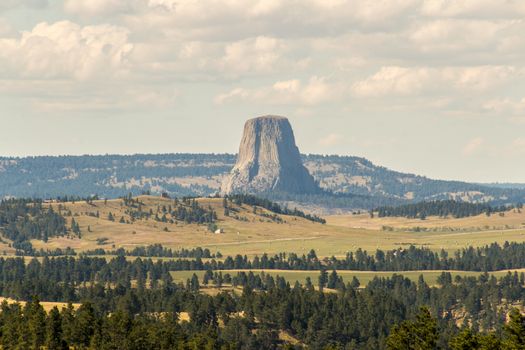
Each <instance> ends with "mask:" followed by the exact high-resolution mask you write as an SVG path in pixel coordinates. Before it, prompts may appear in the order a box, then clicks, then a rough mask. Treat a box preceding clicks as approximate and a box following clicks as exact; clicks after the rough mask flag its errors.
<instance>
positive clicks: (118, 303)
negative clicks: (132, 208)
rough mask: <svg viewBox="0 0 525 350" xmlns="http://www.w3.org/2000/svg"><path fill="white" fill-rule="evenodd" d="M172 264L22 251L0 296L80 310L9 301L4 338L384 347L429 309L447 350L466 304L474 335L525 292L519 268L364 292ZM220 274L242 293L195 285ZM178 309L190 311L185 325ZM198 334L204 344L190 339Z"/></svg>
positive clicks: (498, 323)
mask: <svg viewBox="0 0 525 350" xmlns="http://www.w3.org/2000/svg"><path fill="white" fill-rule="evenodd" d="M170 264H171V262H169V261H166V262H163V261H158V262H153V261H152V260H150V259H146V260H142V259H135V260H134V261H128V260H126V259H125V258H124V257H117V258H114V259H111V260H109V261H108V260H107V259H102V258H94V257H77V258H65V257H62V258H43V259H42V260H41V261H39V260H36V259H34V260H32V261H30V262H29V263H27V264H26V263H25V262H24V260H23V259H21V258H12V259H2V258H0V295H2V296H5V297H11V298H15V299H18V300H31V299H32V297H33V296H38V297H39V298H41V300H46V301H62V302H82V304H83V306H82V307H81V308H80V309H79V310H78V311H74V310H72V308H66V309H64V310H62V311H59V310H53V311H51V312H50V313H49V314H47V315H46V314H45V313H43V312H42V310H41V308H40V306H39V304H38V302H36V301H34V302H31V303H29V304H28V306H26V307H25V308H22V307H20V306H17V305H14V306H8V305H7V304H5V303H4V304H3V305H2V312H1V313H0V330H1V331H0V344H2V345H3V347H4V348H13V344H15V343H16V342H20V344H29V345H28V347H26V348H31V347H33V346H34V345H35V344H36V345H38V346H40V345H44V346H47V347H48V348H50V349H63V348H65V346H68V345H69V346H75V347H77V348H88V347H89V348H96V349H116V348H119V349H171V348H174V347H175V346H174V344H177V346H181V348H189V349H196V348H198V349H201V348H208V349H261V348H264V349H277V348H278V347H280V348H283V347H284V344H282V341H281V340H279V338H278V334H279V333H280V332H285V333H287V334H289V335H290V336H292V337H293V338H295V339H297V340H298V341H299V344H304V346H305V347H307V348H309V349H385V348H386V347H387V346H388V344H390V343H392V342H393V341H392V340H390V339H395V337H394V335H395V334H396V332H398V331H396V330H393V331H392V332H390V329H391V328H392V327H393V326H394V325H397V324H401V323H402V322H403V321H405V320H407V319H411V318H413V317H415V315H417V313H418V310H419V308H420V307H421V306H423V305H426V306H428V307H429V310H431V316H432V317H433V319H434V320H435V323H436V327H437V329H438V330H439V332H438V334H437V336H435V337H434V339H435V344H436V346H438V347H439V348H443V349H449V348H450V346H449V344H451V342H452V340H453V339H455V338H456V337H457V336H458V334H461V333H460V329H459V328H458V326H457V325H456V321H457V319H456V318H455V316H454V315H456V314H457V313H458V311H460V310H464V314H465V318H464V326H465V327H467V325H468V327H469V328H470V329H471V331H472V332H473V334H477V333H478V332H479V331H481V330H489V329H490V330H494V334H496V335H498V334H501V332H502V330H503V329H505V317H506V311H507V310H508V309H509V307H508V306H507V305H513V304H516V303H519V302H522V301H523V300H525V288H524V284H523V283H524V280H523V279H524V277H523V276H519V275H518V274H517V273H515V274H510V273H509V274H508V275H506V276H504V277H502V278H500V279H497V278H495V277H494V276H490V275H488V274H483V275H481V276H479V277H478V278H474V277H465V278H461V277H456V278H455V279H454V280H453V278H452V276H451V275H450V274H449V273H443V274H442V275H441V276H440V278H439V281H438V285H436V286H429V285H428V284H427V283H426V282H425V281H424V279H423V277H420V279H419V280H418V281H417V282H413V281H411V280H409V279H406V278H403V277H402V276H399V275H394V276H392V277H391V278H375V279H374V280H372V281H371V282H370V283H369V284H368V285H367V286H366V287H364V288H361V289H357V287H359V284H358V282H357V283H356V281H352V282H348V283H345V281H343V280H342V279H341V278H340V276H337V273H336V272H334V271H332V272H331V273H330V272H328V271H321V273H320V275H319V280H320V281H321V280H323V281H325V282H326V284H325V286H326V287H328V286H329V285H330V286H334V287H336V288H337V289H338V292H336V293H333V292H330V293H323V292H320V291H318V290H316V289H315V288H314V286H313V285H312V283H311V281H310V282H308V281H307V283H305V284H304V285H301V284H299V283H295V284H293V283H292V284H291V283H290V282H289V281H286V280H285V279H284V278H282V277H278V276H277V277H272V276H270V275H268V274H253V273H244V272H239V273H237V274H236V275H234V276H229V275H228V276H227V275H224V276H222V277H219V276H221V274H220V272H212V271H209V272H207V273H206V274H205V276H204V278H203V280H202V281H200V280H199V279H198V278H197V276H196V275H193V276H192V277H191V278H189V279H188V280H187V282H186V283H185V284H184V283H178V284H176V283H174V282H173V280H172V278H171V275H170V273H169V271H170V270H171V265H170ZM220 278H222V283H228V282H230V281H231V283H232V284H237V285H239V286H242V289H243V292H242V293H231V292H226V291H222V292H220V293H218V294H214V295H206V294H201V293H199V288H200V286H201V283H202V284H210V283H219V279H220ZM338 286H339V287H338ZM182 311H184V312H188V313H189V316H190V319H189V321H187V322H182V323H179V322H177V320H178V315H179V314H180V312H182ZM81 320H82V321H81ZM86 320H89V322H86ZM400 327H401V326H400ZM403 329H408V330H409V331H410V332H407V331H404V332H401V331H399V332H398V333H400V334H401V336H400V337H402V336H403V334H407V333H411V330H412V326H410V325H408V327H404V328H403ZM27 330H34V331H27ZM389 334H391V337H390V338H389V337H388V336H389ZM416 334H417V333H416ZM172 337H173V338H172ZM170 339H171V340H170ZM196 339H199V343H198V345H193V347H191V346H190V345H187V344H186V343H188V344H193V343H192V342H194V341H196ZM117 342H120V343H119V345H115V344H117ZM172 342H175V343H172ZM51 344H53V345H51ZM104 344H112V345H111V346H109V345H104ZM163 344H164V345H163ZM183 345H184V346H187V347H184V346H183ZM37 348H38V347H37ZM284 348H288V349H293V348H294V346H293V345H291V344H288V345H287V347H284ZM295 348H301V345H295ZM409 348H410V347H409ZM414 348H417V347H414ZM421 349H426V348H425V347H422V348H421ZM429 349H432V347H430V348H429ZM453 349H455V348H453Z"/></svg>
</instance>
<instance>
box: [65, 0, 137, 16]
mask: <svg viewBox="0 0 525 350" xmlns="http://www.w3.org/2000/svg"><path fill="white" fill-rule="evenodd" d="M136 4H138V2H137V1H135V0H129V1H128V0H64V10H65V11H66V12H68V13H71V14H76V15H79V16H85V17H88V16H106V15H111V14H119V13H125V12H130V11H131V10H132V9H133V7H134V5H136Z"/></svg>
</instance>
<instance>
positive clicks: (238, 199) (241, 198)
mask: <svg viewBox="0 0 525 350" xmlns="http://www.w3.org/2000/svg"><path fill="white" fill-rule="evenodd" d="M228 202H233V203H235V204H236V205H238V206H240V205H243V204H246V205H250V206H257V207H261V208H265V209H267V210H269V211H271V212H273V213H275V214H281V215H290V216H297V217H301V218H305V219H307V220H310V221H313V222H318V223H321V224H326V220H325V219H323V218H321V217H319V216H317V215H312V214H305V213H304V212H302V211H300V210H298V209H297V208H295V209H288V208H286V207H282V206H280V205H279V204H277V203H275V202H272V201H271V200H269V199H266V198H261V197H257V196H254V195H250V194H232V195H228V196H226V197H225V200H224V204H223V205H224V208H225V209H228V208H229V206H228Z"/></svg>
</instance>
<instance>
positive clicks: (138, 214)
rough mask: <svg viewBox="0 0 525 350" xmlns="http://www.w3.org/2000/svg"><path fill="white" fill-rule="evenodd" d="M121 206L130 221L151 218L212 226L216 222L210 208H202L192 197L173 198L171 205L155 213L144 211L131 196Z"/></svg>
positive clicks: (158, 208)
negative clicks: (123, 206) (124, 207)
mask: <svg viewBox="0 0 525 350" xmlns="http://www.w3.org/2000/svg"><path fill="white" fill-rule="evenodd" d="M123 204H124V205H125V206H126V207H127V208H126V211H125V213H126V214H127V215H129V216H130V217H131V221H135V220H138V219H149V218H153V219H154V220H156V221H158V222H165V223H168V222H169V223H171V224H173V223H176V222H184V223H187V224H213V223H214V222H215V221H216V220H217V213H216V212H215V211H214V210H213V209H212V208H211V207H208V208H205V207H202V206H201V205H199V202H197V200H196V199H195V198H192V197H183V198H181V199H178V198H175V199H174V201H173V204H168V205H162V206H158V207H157V210H156V211H155V212H154V211H153V209H150V210H149V211H148V210H144V208H143V203H141V202H140V201H139V200H138V199H133V198H131V194H130V195H129V197H125V198H124V199H123Z"/></svg>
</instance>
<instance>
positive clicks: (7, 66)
mask: <svg viewBox="0 0 525 350" xmlns="http://www.w3.org/2000/svg"><path fill="white" fill-rule="evenodd" d="M132 48H133V45H132V44H131V43H129V42H128V32H127V30H126V29H124V28H121V27H117V26H113V25H96V26H85V27H82V26H80V25H78V24H75V23H73V22H69V21H61V22H56V23H53V24H48V23H46V22H43V23H39V24H38V25H36V26H35V27H34V28H33V29H32V30H31V31H29V32H23V33H22V34H21V36H20V37H18V38H12V39H0V63H1V64H0V76H4V77H18V78H24V79H27V78H32V79H68V78H74V79H78V80H86V79H90V78H92V77H94V76H99V77H100V76H104V77H106V78H108V77H115V76H118V75H119V74H123V73H124V72H125V71H126V65H127V59H128V55H129V54H130V52H131V50H132Z"/></svg>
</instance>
